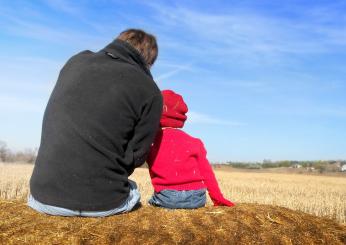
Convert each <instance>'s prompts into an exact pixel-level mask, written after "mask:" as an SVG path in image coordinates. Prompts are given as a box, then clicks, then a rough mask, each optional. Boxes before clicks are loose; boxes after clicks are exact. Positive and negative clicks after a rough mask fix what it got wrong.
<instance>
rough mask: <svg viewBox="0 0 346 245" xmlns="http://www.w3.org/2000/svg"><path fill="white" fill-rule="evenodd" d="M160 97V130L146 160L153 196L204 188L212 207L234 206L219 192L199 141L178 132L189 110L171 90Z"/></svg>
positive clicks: (182, 132) (165, 91)
mask: <svg viewBox="0 0 346 245" xmlns="http://www.w3.org/2000/svg"><path fill="white" fill-rule="evenodd" d="M162 95H163V101H164V105H163V113H162V117H161V127H162V128H161V130H160V131H159V132H158V134H157V136H156V138H155V141H154V143H153V145H152V148H151V151H150V154H149V157H148V159H147V163H148V165H149V172H150V177H151V182H152V184H153V186H154V190H155V192H160V191H161V190H178V191H182V190H198V189H203V188H206V189H207V190H208V193H209V196H210V198H211V199H212V201H213V203H214V205H215V206H218V205H225V206H234V204H233V203H232V202H230V201H229V200H227V199H225V198H224V197H223V195H222V193H221V191H220V188H219V185H218V183H217V180H216V178H215V175H214V172H213V169H212V168H211V166H210V164H209V162H208V160H207V156H206V155H207V152H206V150H205V148H204V145H203V143H202V141H201V140H200V139H197V138H194V137H192V136H190V135H189V134H187V133H185V132H184V131H182V130H180V129H178V128H177V127H183V125H184V122H185V120H186V116H185V113H186V112H187V110H188V109H187V106H186V104H185V103H184V101H183V99H182V97H181V96H180V95H178V94H176V93H174V92H173V91H171V90H164V91H163V92H162Z"/></svg>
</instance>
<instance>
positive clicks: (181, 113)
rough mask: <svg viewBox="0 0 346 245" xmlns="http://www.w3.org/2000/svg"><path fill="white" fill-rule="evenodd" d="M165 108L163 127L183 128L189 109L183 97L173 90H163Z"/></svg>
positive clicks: (161, 121)
mask: <svg viewBox="0 0 346 245" xmlns="http://www.w3.org/2000/svg"><path fill="white" fill-rule="evenodd" d="M162 97H163V110H162V115H161V120H160V126H161V127H172V128H182V127H183V126H184V122H185V120H186V119H187V116H186V115H185V114H186V113H187V111H188V108H187V105H186V104H185V102H184V100H183V97H182V96H181V95H179V94H177V93H174V92H173V91H172V90H163V91H162Z"/></svg>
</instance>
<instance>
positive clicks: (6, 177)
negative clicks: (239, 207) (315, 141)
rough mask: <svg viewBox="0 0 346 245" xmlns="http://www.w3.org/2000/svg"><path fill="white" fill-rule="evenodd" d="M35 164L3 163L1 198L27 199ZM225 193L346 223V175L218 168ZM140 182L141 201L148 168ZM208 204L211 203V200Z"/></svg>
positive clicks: (139, 174) (139, 173)
mask: <svg viewBox="0 0 346 245" xmlns="http://www.w3.org/2000/svg"><path fill="white" fill-rule="evenodd" d="M32 169H33V165H30V164H1V163H0V198H1V199H7V200H11V199H12V200H13V199H15V200H23V201H24V200H25V199H26V197H27V195H28V193H29V188H28V182H29V179H30V176H31V172H32ZM215 175H216V177H217V179H218V182H219V185H220V188H221V190H222V192H223V193H224V196H225V197H227V198H229V199H231V200H232V201H234V202H236V203H258V204H271V205H277V206H282V207H286V208H290V209H293V210H299V211H303V212H306V213H310V214H313V215H317V216H321V217H328V218H331V219H334V220H336V221H338V222H339V223H346V178H345V177H331V176H311V175H301V174H275V173H244V172H230V171H217V170H216V171H215ZM130 178H131V179H133V180H135V181H136V182H137V184H138V187H139V189H140V192H141V195H142V204H143V205H147V200H148V199H149V198H150V196H151V194H152V193H153V189H152V186H151V183H150V177H149V174H148V170H147V169H145V168H139V169H136V171H135V172H134V174H133V175H132V176H131V177H130ZM207 204H208V205H211V201H210V199H208V203H207Z"/></svg>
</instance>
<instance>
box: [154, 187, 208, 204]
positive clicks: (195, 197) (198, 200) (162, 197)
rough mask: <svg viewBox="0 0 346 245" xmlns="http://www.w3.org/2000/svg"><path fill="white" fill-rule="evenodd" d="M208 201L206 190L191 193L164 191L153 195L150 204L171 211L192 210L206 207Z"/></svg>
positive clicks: (191, 191) (190, 191)
mask: <svg viewBox="0 0 346 245" xmlns="http://www.w3.org/2000/svg"><path fill="white" fill-rule="evenodd" d="M206 200H207V198H206V190H205V189H200V190H189V191H176V190H162V191H160V192H155V193H154V194H153V196H152V197H151V198H150V200H149V204H151V205H153V206H157V207H163V208H169V209H176V208H184V209H192V208H200V207H204V206H205V203H206Z"/></svg>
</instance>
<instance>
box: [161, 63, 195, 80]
mask: <svg viewBox="0 0 346 245" xmlns="http://www.w3.org/2000/svg"><path fill="white" fill-rule="evenodd" d="M166 66H167V65H166ZM169 66H170V67H173V70H170V71H168V72H165V73H162V74H159V75H158V76H157V77H156V78H155V80H156V81H157V82H158V83H161V82H162V80H163V79H167V78H170V77H173V76H174V75H176V74H178V73H180V72H182V71H191V70H192V69H191V68H192V64H187V65H169Z"/></svg>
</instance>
